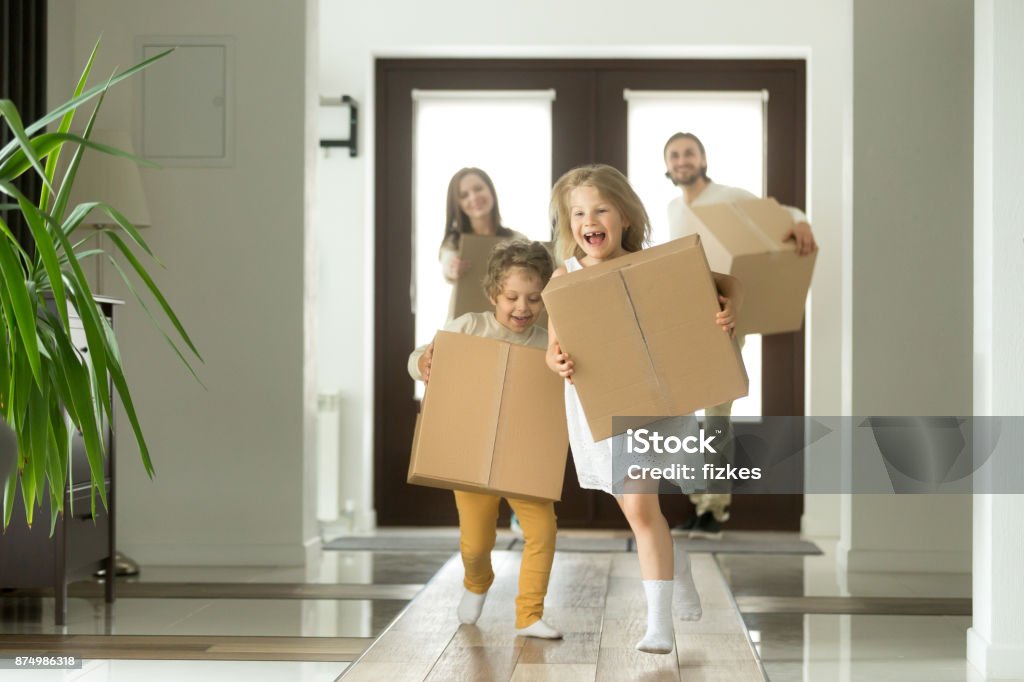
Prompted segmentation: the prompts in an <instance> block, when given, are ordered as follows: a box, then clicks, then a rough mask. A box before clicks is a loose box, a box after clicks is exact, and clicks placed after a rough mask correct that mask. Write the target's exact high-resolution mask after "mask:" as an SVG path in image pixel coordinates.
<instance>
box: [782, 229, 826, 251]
mask: <svg viewBox="0 0 1024 682" xmlns="http://www.w3.org/2000/svg"><path fill="white" fill-rule="evenodd" d="M790 239H792V240H793V241H794V242H796V255H798V256H807V255H810V254H812V253H814V252H815V250H817V248H818V245H817V244H815V243H814V235H813V234H811V226H810V225H808V224H807V223H805V222H799V223H797V224H796V225H794V226H793V227H791V228H789V231H788V232H786V234H785V236H784V237H783V238H782V241H789V240H790Z"/></svg>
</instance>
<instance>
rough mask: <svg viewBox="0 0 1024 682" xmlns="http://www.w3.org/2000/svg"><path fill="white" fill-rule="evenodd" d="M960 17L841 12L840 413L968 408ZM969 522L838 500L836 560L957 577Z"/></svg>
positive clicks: (916, 4)
mask: <svg viewBox="0 0 1024 682" xmlns="http://www.w3.org/2000/svg"><path fill="white" fill-rule="evenodd" d="M972 9H973V8H972V5H971V0H902V1H901V2H891V1H890V0H854V3H853V194H852V200H853V231H852V235H851V237H852V238H851V240H850V247H851V251H852V254H851V259H850V267H851V269H852V272H851V275H850V288H851V289H852V291H851V296H852V300H851V302H850V306H851V315H850V327H849V330H848V332H847V333H848V334H849V338H848V343H849V351H848V352H849V356H850V357H849V362H850V371H849V377H848V379H849V382H848V385H847V386H845V387H844V390H845V391H847V392H848V393H847V395H848V400H845V401H844V407H846V408H849V412H848V414H853V415H861V416H869V415H870V416H876V415H877V416H890V415H891V416H919V415H937V416H938V415H966V414H969V413H970V411H971V360H970V357H971V341H972V340H971V321H972V312H971V294H970V289H971V282H972V279H971V277H972V275H971V257H970V232H969V228H968V227H967V226H968V225H969V224H970V221H971V198H972V197H971V186H970V183H969V182H968V180H967V176H969V170H968V169H969V168H970V158H971V136H970V128H971V121H972V105H973V99H972V96H971V82H972V79H973V71H972V66H971V60H972V57H973V35H972V30H971V17H972ZM922 17H927V21H922ZM856 446H857V443H856V442H852V443H850V447H851V448H852V450H851V452H852V453H853V456H856ZM970 514H971V500H970V497H969V496H966V495H961V496H941V497H940V496H935V495H852V496H849V497H848V498H846V499H843V501H842V505H841V514H840V528H839V535H840V543H839V547H838V548H837V559H838V561H839V562H840V565H842V566H845V567H846V568H848V569H849V570H851V571H908V572H931V571H943V572H963V573H966V572H968V571H969V570H970V561H971V559H970V547H971V540H970V530H971V523H970Z"/></svg>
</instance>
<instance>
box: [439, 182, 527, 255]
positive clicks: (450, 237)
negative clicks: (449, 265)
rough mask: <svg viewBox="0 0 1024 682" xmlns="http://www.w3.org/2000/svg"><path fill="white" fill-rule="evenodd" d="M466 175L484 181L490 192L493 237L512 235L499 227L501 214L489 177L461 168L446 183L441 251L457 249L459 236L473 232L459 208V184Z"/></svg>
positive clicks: (509, 231)
mask: <svg viewBox="0 0 1024 682" xmlns="http://www.w3.org/2000/svg"><path fill="white" fill-rule="evenodd" d="M467 175H477V176H479V177H480V179H481V180H483V181H484V184H485V185H487V189H489V190H490V191H491V198H492V199H494V206H493V207H492V208H491V222H492V223H493V224H494V226H495V228H496V229H497V231H496V232H495V235H497V236H498V237H511V236H512V235H513V232H512V230H510V229H508V228H507V227H502V225H501V213H500V212H499V211H498V193H497V192H496V191H494V182H492V181H491V176H489V175H487V173H485V172H484V171H482V170H480V169H479V168H473V167H470V168H462V169H460V170H459V171H457V172H456V173H455V175H453V176H452V179H451V181H450V182H449V183H448V201H447V210H446V212H445V221H444V238H443V239H442V240H441V248H442V249H445V248H448V249H458V248H459V239H460V237H461V235H464V234H467V233H470V232H472V231H473V226H472V225H471V224H470V222H469V216H467V215H466V214H465V213H464V212H463V211H462V209H461V208H459V183H461V182H462V179H463V178H464V177H466V176H467Z"/></svg>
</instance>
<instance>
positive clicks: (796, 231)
mask: <svg viewBox="0 0 1024 682" xmlns="http://www.w3.org/2000/svg"><path fill="white" fill-rule="evenodd" d="M664 159H665V177H667V178H668V179H669V180H671V181H672V184H673V185H675V186H676V187H679V188H681V189H682V190H683V191H682V194H681V196H678V197H676V198H675V199H673V200H672V201H670V202H669V205H668V224H669V235H670V238H672V239H678V238H679V237H685V236H687V235H690V234H693V233H695V232H697V226H698V225H699V224H700V221H699V220H698V218H697V216H696V215H694V213H693V211H691V210H690V207H691V206H706V205H709V204H722V203H729V202H733V201H745V200H747V199H757V198H758V197H756V196H754V195H753V194H751V193H750V192H748V191H747V190H745V189H741V188H739V187H730V186H729V185H720V184H718V183H717V182H713V181H712V180H711V178H709V177H708V160H707V153H706V151H705V149H704V144H703V143H702V142H701V141H700V138H698V137H697V136H696V135H694V134H693V133H676V134H674V135H673V136H672V137H670V138H668V142H666V143H665V149H664ZM785 208H786V209H787V210H788V211H789V212H790V213H791V214H792V216H793V227H792V229H790V231H789V233H788V234H787V236H786V239H793V240H794V241H795V242H796V251H797V253H798V254H799V255H801V256H806V255H808V254H811V253H814V251H815V249H816V248H817V245H816V244H815V242H814V235H813V234H812V233H811V226H810V224H809V223H808V222H807V216H806V215H805V214H804V212H803V211H801V210H800V209H798V208H794V207H792V206H786V207H785ZM743 340H744V339H743V337H742V336H741V337H739V338H738V339H737V343H738V344H739V346H740V348H742V347H743ZM705 415H706V424H705V428H707V429H711V430H714V429H720V430H721V432H722V433H724V434H726V435H725V439H724V440H723V441H722V447H721V448H719V454H718V458H719V459H720V461H718V462H715V464H719V465H721V464H724V463H725V462H729V461H731V460H732V455H733V439H732V428H731V425H730V416H731V415H732V401H729V402H727V403H723V404H721V405H715V406H714V407H709V408H708V409H707V410H705ZM690 502H692V503H693V504H694V505H695V507H696V510H695V513H694V515H693V516H691V517H690V518H689V519H688V520H687V521H685V522H684V523H683V524H682V525H681V526H679V527H678V528H679V529H680V530H685V531H688V532H689V533H690V535H691V536H717V535H718V534H719V533H720V532H721V528H722V524H723V523H725V522H726V521H728V520H729V505H730V504H731V502H732V495H731V486H729V483H728V481H709V485H708V490H707V492H704V493H697V494H693V495H690Z"/></svg>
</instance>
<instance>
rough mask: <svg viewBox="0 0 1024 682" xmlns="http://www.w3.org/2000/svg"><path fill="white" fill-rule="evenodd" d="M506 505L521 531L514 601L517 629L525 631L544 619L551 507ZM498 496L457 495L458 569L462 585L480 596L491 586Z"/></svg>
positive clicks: (545, 504) (519, 501)
mask: <svg viewBox="0 0 1024 682" xmlns="http://www.w3.org/2000/svg"><path fill="white" fill-rule="evenodd" d="M505 499H507V500H508V503H509V505H510V506H511V507H512V511H514V512H515V513H516V516H518V517H519V525H521V526H522V527H523V537H524V540H525V545H526V546H525V547H524V549H523V562H522V564H521V565H520V567H519V595H518V596H517V597H516V627H517V628H525V627H527V626H529V625H532V624H533V623H535V622H537V621H538V620H540V618H541V616H543V615H544V595H545V594H547V591H548V578H549V577H550V576H551V563H552V562H553V561H554V559H555V505H554V503H553V502H537V501H533V500H522V499H517V498H514V497H508V498H505ZM500 503H501V498H500V497H498V496H497V495H487V494H484V493H470V492H465V491H462V490H456V491H455V506H456V507H458V509H459V533H460V547H461V550H462V565H463V566H464V567H465V570H466V577H465V579H464V580H463V584H464V585H465V586H466V589H467V590H469V591H470V592H474V593H476V594H483V593H485V592H486V591H487V590H488V589H490V587H491V583H493V582H494V571H493V570H492V568H491V550H492V549H494V541H495V539H496V538H497V531H496V526H497V523H498V505H499V504H500Z"/></svg>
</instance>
